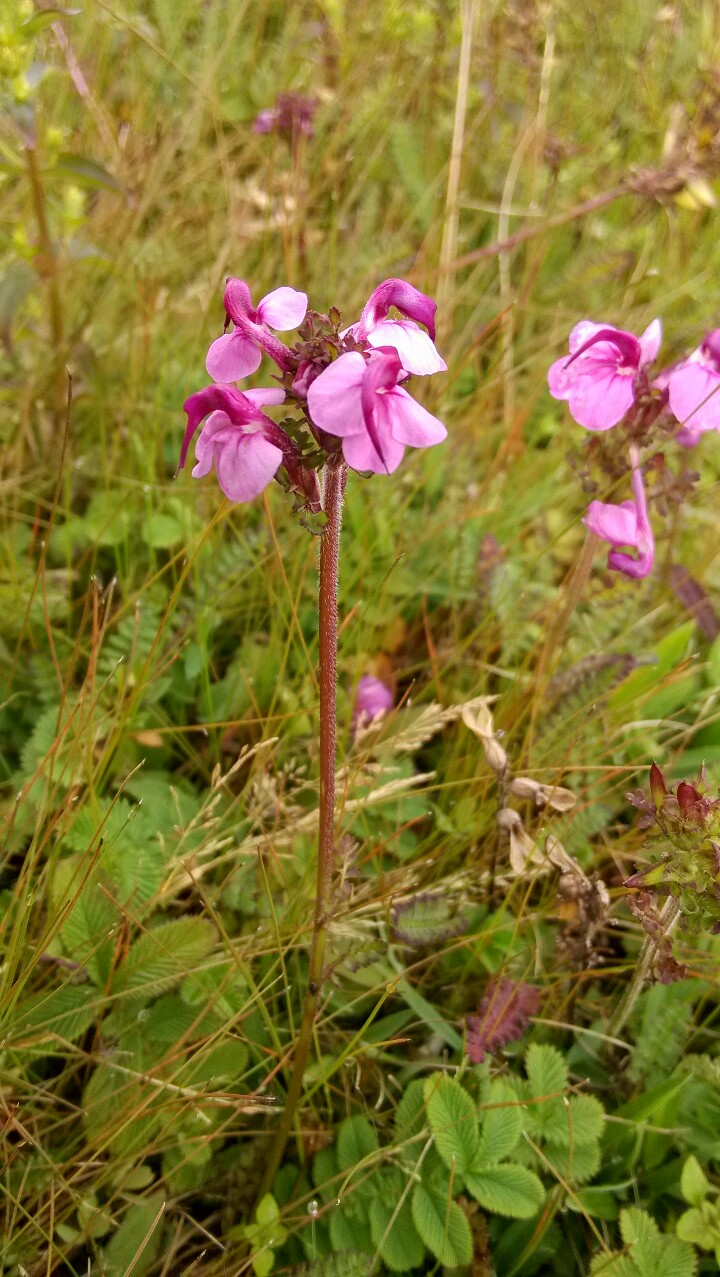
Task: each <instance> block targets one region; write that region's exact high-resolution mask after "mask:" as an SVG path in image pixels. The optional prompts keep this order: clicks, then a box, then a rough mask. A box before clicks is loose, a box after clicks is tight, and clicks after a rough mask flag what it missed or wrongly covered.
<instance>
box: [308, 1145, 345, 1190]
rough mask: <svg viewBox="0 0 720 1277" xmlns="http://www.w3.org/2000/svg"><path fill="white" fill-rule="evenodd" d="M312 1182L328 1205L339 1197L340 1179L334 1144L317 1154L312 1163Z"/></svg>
mask: <svg viewBox="0 0 720 1277" xmlns="http://www.w3.org/2000/svg"><path fill="white" fill-rule="evenodd" d="M312 1182H313V1186H314V1187H315V1188H316V1189H317V1190H318V1192H319V1194H320V1196H321V1198H322V1200H323V1202H324V1203H325V1204H326V1205H327V1203H328V1202H329V1201H331V1200H334V1199H335V1198H336V1197H337V1192H338V1188H339V1186H340V1180H339V1179H338V1164H337V1157H336V1155H335V1147H334V1146H331V1147H330V1148H321V1149H320V1151H319V1152H318V1153H316V1154H315V1157H314V1159H313V1164H312Z"/></svg>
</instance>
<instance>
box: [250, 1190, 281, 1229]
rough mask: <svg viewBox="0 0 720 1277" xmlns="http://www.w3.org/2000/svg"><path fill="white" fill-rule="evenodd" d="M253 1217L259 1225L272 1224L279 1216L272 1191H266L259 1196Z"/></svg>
mask: <svg viewBox="0 0 720 1277" xmlns="http://www.w3.org/2000/svg"><path fill="white" fill-rule="evenodd" d="M255 1218H256V1220H257V1222H258V1224H260V1225H265V1224H268V1225H269V1224H274V1223H275V1220H276V1219H279V1218H280V1211H279V1210H278V1204H277V1202H276V1201H275V1198H274V1197H273V1195H272V1193H266V1194H265V1196H264V1197H261V1198H260V1201H259V1202H258V1204H257V1210H256V1211H255Z"/></svg>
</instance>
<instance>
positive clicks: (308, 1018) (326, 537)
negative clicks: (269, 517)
mask: <svg viewBox="0 0 720 1277" xmlns="http://www.w3.org/2000/svg"><path fill="white" fill-rule="evenodd" d="M346 475H347V471H346V468H345V466H344V465H343V464H342V463H341V464H339V465H338V464H334V463H333V462H329V463H328V464H327V465H326V467H325V475H324V489H323V510H324V512H325V514H326V515H327V520H328V521H327V525H326V527H325V531H324V532H323V535H322V538H321V541H320V587H319V594H318V622H319V662H318V665H319V668H318V684H319V692H320V808H319V828H318V856H317V880H316V887H315V912H314V916H313V930H312V942H311V946H310V963H309V968H308V983H307V991H306V994H305V1005H304V1007H303V1017H302V1023H301V1025H300V1031H299V1033H298V1036H297V1041H296V1043H295V1052H294V1057H293V1063H292V1074H291V1077H290V1085H289V1087H288V1093H287V1097H286V1100H285V1106H284V1108H283V1114H282V1117H281V1119H280V1122H279V1125H278V1127H277V1130H276V1132H275V1136H274V1139H273V1142H272V1145H271V1148H270V1151H269V1154H268V1158H267V1161H266V1163H265V1168H264V1173H263V1177H262V1182H261V1185H260V1192H259V1194H258V1200H260V1198H262V1197H263V1195H264V1194H265V1193H266V1192H268V1191H269V1189H270V1188H271V1187H272V1183H273V1180H274V1179H275V1175H276V1173H277V1170H278V1167H279V1166H280V1163H281V1161H282V1156H283V1153H284V1152H285V1146H286V1144H287V1142H288V1139H289V1136H290V1132H291V1130H292V1128H293V1124H294V1120H295V1112H296V1109H297V1105H298V1100H299V1099H300V1093H301V1091H302V1084H303V1079H304V1076H305V1067H306V1065H307V1061H308V1056H309V1054H310V1047H311V1044H312V1035H313V1026H314V1023H315V1015H316V1012H317V1008H318V1002H319V1000H320V994H321V991H322V982H323V965H324V959H325V941H326V938H327V930H328V926H329V923H330V912H331V886H332V873H333V862H334V859H335V765H336V753H337V739H336V737H337V730H336V729H337V635H338V567H339V559H340V528H341V524H342V499H343V492H344V490H345V479H346Z"/></svg>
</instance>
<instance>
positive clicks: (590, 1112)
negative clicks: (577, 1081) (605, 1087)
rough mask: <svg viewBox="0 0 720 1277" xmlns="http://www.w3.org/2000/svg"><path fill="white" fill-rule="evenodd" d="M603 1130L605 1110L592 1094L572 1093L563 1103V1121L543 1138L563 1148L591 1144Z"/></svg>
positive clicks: (598, 1137)
mask: <svg viewBox="0 0 720 1277" xmlns="http://www.w3.org/2000/svg"><path fill="white" fill-rule="evenodd" d="M604 1130H605V1110H604V1108H603V1106H602V1104H601V1103H600V1101H599V1100H596V1099H595V1097H594V1096H593V1095H572V1096H570V1098H569V1099H568V1100H567V1102H566V1104H565V1123H564V1125H562V1124H560V1123H558V1124H557V1125H555V1124H553V1126H552V1127H551V1128H550V1129H549V1130H548V1132H547V1133H546V1135H545V1139H546V1140H547V1141H548V1143H550V1144H559V1145H561V1146H562V1147H563V1148H568V1147H579V1146H580V1145H583V1144H593V1143H595V1142H596V1141H597V1140H599V1139H600V1137H601V1136H602V1134H603V1132H604Z"/></svg>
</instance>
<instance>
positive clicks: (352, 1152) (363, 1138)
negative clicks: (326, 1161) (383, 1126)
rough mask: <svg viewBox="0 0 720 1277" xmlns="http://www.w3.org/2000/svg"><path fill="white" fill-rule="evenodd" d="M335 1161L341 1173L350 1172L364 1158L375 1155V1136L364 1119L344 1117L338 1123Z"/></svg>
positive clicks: (376, 1146)
mask: <svg viewBox="0 0 720 1277" xmlns="http://www.w3.org/2000/svg"><path fill="white" fill-rule="evenodd" d="M336 1147H337V1160H338V1166H339V1168H340V1170H341V1171H352V1170H354V1169H355V1167H356V1166H357V1165H358V1163H359V1162H362V1161H363V1159H364V1158H366V1157H369V1156H370V1155H371V1154H372V1153H376V1152H377V1150H378V1148H379V1145H378V1139H377V1135H376V1134H375V1132H374V1130H373V1128H372V1126H371V1125H370V1123H369V1122H368V1120H367V1118H366V1117H362V1116H360V1115H358V1116H356V1117H346V1118H345V1119H344V1121H342V1122H341V1123H340V1128H339V1130H338V1138H337V1146H336Z"/></svg>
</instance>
